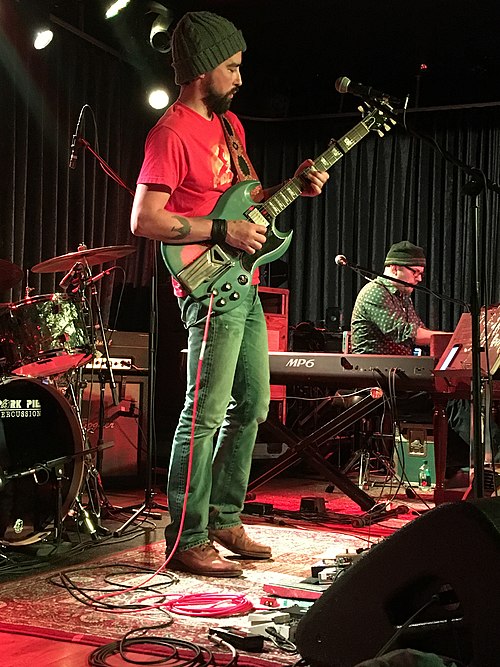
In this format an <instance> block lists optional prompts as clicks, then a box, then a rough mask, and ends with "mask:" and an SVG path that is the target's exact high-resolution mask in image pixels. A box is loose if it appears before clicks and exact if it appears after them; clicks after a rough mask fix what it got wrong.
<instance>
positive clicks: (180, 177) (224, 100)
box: [131, 11, 328, 577]
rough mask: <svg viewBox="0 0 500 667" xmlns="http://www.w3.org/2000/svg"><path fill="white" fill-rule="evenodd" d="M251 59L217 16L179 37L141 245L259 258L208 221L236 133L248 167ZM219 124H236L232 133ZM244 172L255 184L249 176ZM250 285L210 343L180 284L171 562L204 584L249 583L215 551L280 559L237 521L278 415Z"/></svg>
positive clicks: (257, 229)
mask: <svg viewBox="0 0 500 667" xmlns="http://www.w3.org/2000/svg"><path fill="white" fill-rule="evenodd" d="M245 49H246V44H245V41H244V39H243V35H242V33H241V31H240V30H238V29H237V28H236V27H235V26H234V25H233V24H232V23H231V22H230V21H228V20H226V19H224V18H222V17H220V16H218V15H216V14H213V13H211V12H205V11H200V12H190V13H188V14H185V15H184V16H183V18H182V19H181V20H180V22H179V23H178V25H177V27H176V29H175V31H174V33H173V36H172V57H173V68H174V71H175V79H176V83H177V84H179V85H180V87H181V90H180V95H179V97H178V99H177V101H176V102H175V103H174V104H173V105H172V106H171V107H170V108H169V109H168V110H167V112H166V113H165V114H164V115H163V117H162V118H161V119H160V120H159V121H158V123H157V124H156V125H155V126H154V127H153V129H152V130H151V131H150V133H149V135H148V137H147V140H146V146H145V157H144V162H143V165H142V168H141V171H140V174H139V178H138V181H137V182H138V185H137V191H136V195H135V199H134V205H133V210H132V217H131V229H132V231H133V233H134V234H136V235H138V236H145V237H147V238H150V239H155V240H157V241H161V242H162V243H163V244H169V245H170V244H174V245H177V246H179V245H181V246H182V248H181V250H182V252H184V251H185V252H186V253H189V252H190V251H192V250H193V248H198V247H199V246H197V245H196V244H205V247H206V245H207V244H224V245H226V246H229V247H231V248H233V249H237V250H238V251H243V253H245V254H247V255H253V254H254V253H256V252H258V251H259V250H261V249H262V247H263V244H264V243H265V241H266V226H265V225H262V224H258V223H255V222H252V221H249V220H248V219H246V220H245V219H222V218H220V217H219V218H217V217H216V216H212V215H211V211H213V209H214V207H215V206H216V204H217V201H218V200H219V198H220V197H221V195H222V194H223V193H224V192H225V191H226V190H228V189H229V188H230V187H231V186H232V185H233V184H234V183H235V182H236V181H237V180H238V176H239V174H238V173H237V169H236V168H235V166H234V160H231V152H230V150H229V148H228V144H227V139H228V133H229V135H231V134H232V136H230V141H231V139H234V142H232V143H233V144H236V150H238V151H239V152H240V154H241V155H242V156H243V157H242V159H243V160H244V159H245V157H244V156H245V155H246V154H245V134H244V131H243V127H242V125H241V123H240V121H239V120H238V118H237V117H236V115H235V114H234V113H232V112H230V111H229V106H230V104H231V101H232V99H233V96H234V95H235V94H236V92H237V91H238V89H239V88H240V86H241V83H242V80H241V74H240V66H241V61H242V52H243V51H245ZM222 115H224V117H225V118H226V119H227V120H228V121H229V123H228V126H227V127H224V126H223V122H222ZM233 148H234V146H233ZM239 162H240V163H241V161H239ZM312 165H313V162H312V160H307V161H306V162H304V163H303V164H302V165H301V166H300V167H299V169H298V170H297V174H296V177H297V176H298V174H299V173H301V172H303V171H304V169H306V172H305V174H304V175H303V176H302V177H301V178H302V179H303V191H302V193H301V194H302V195H305V196H314V195H318V194H319V193H320V192H321V190H322V188H323V185H324V184H325V182H326V180H327V178H328V174H327V173H326V172H325V171H322V170H317V169H314V168H312ZM245 169H247V167H246V164H245V163H243V170H245ZM247 172H248V174H249V175H250V176H253V172H252V171H251V167H250V166H248V170H247ZM244 176H245V175H244ZM244 176H243V177H244ZM272 192H273V191H272V190H270V191H266V190H264V191H262V192H261V193H260V198H262V199H263V200H265V199H266V197H268V196H269V194H271V193H272ZM255 194H257V193H255ZM257 196H259V195H258V194H257ZM214 218H215V219H214ZM202 247H203V246H202ZM250 283H251V284H250V285H249V291H248V292H247V293H246V295H245V297H244V298H242V299H241V301H240V302H239V303H238V305H237V307H235V308H232V309H231V310H230V311H229V312H219V313H216V315H215V316H214V317H212V318H211V319H210V323H209V328H208V338H207V340H206V343H203V338H204V328H205V321H206V319H207V303H204V302H201V301H199V300H196V299H194V298H193V297H192V296H191V295H190V294H187V293H186V290H185V289H183V288H182V286H181V285H180V284H179V282H177V281H175V280H174V291H175V294H176V296H177V297H178V299H179V305H180V309H181V316H182V320H183V322H184V325H185V327H186V329H187V330H188V334H189V337H188V376H187V393H186V398H185V404H184V409H183V411H182V413H181V416H180V419H179V423H178V426H177V430H176V433H175V436H174V441H173V444H172V453H171V462H170V473H169V480H168V489H167V494H168V505H169V511H170V515H171V523H170V525H169V526H168V527H167V528H166V531H165V537H166V545H167V551H166V553H167V556H170V557H171V558H170V560H169V563H168V566H169V567H171V568H172V569H179V570H183V571H187V572H190V573H193V574H197V575H205V576H217V577H236V576H239V575H241V574H242V567H241V564H240V563H238V562H235V561H230V560H228V559H226V558H223V557H222V556H221V555H220V554H219V552H218V550H217V548H216V546H215V545H216V544H221V545H223V546H224V547H226V548H228V549H229V550H230V551H232V552H233V553H234V554H237V555H239V556H241V557H242V558H246V559H266V558H270V557H271V549H270V548H269V547H268V546H265V545H263V544H259V543H257V542H255V541H254V540H252V539H251V538H250V537H249V536H248V535H247V533H246V532H245V529H244V527H243V525H242V523H241V518H240V513H241V511H242V509H243V503H244V500H245V494H246V488H247V483H248V478H249V474H250V466H251V461H252V450H253V447H254V444H255V438H256V435H257V428H258V425H259V423H261V422H263V421H265V419H266V416H267V411H268V405H269V366H268V348H267V331H266V323H265V318H264V315H263V311H262V306H261V303H260V300H259V297H258V294H257V283H258V271H255V272H253V275H252V277H251V280H250ZM202 343H203V345H204V346H205V347H204V358H203V364H202V370H201V377H200V379H199V394H198V397H197V406H196V419H195V428H194V431H193V433H194V435H193V437H192V433H191V431H192V421H193V411H194V410H193V403H194V398H195V384H196V376H197V367H198V360H199V358H200V350H201V349H202ZM217 430H218V437H217V442H216V443H215V449H214V442H213V441H214V436H215V433H216V432H217ZM191 445H192V456H191V459H190V449H191ZM214 452H215V453H214ZM188 467H189V473H190V474H189V479H190V483H189V488H188V489H187V497H186V502H185V491H186V480H187V479H188ZM183 510H184V511H183Z"/></svg>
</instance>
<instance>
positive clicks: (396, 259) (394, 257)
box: [384, 241, 425, 266]
mask: <svg viewBox="0 0 500 667" xmlns="http://www.w3.org/2000/svg"><path fill="white" fill-rule="evenodd" d="M391 264H395V265H396V266H425V255H424V250H423V248H420V247H419V246H418V245H413V243H410V241H400V242H399V243H394V245H392V246H391V248H390V250H389V252H388V253H387V257H386V258H385V262H384V266H390V265H391Z"/></svg>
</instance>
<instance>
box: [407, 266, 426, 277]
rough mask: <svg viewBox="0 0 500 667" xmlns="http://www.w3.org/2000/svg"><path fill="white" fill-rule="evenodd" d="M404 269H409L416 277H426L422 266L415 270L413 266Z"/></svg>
mask: <svg viewBox="0 0 500 667" xmlns="http://www.w3.org/2000/svg"><path fill="white" fill-rule="evenodd" d="M403 268H404V269H408V271H411V273H413V275H414V276H420V277H421V278H422V277H423V275H424V269H423V268H422V267H421V266H419V267H417V268H414V267H413V266H404V267H403Z"/></svg>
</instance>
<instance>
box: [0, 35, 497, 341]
mask: <svg viewBox="0 0 500 667" xmlns="http://www.w3.org/2000/svg"><path fill="white" fill-rule="evenodd" d="M16 30H17V27H16V26H11V28H10V29H9V30H8V31H6V33H5V34H3V35H0V89H1V91H2V102H3V103H2V106H1V111H0V114H1V120H2V123H1V131H0V150H1V155H2V159H1V161H0V178H1V182H2V194H1V202H0V224H1V229H2V232H1V238H0V257H1V258H3V259H6V260H10V261H12V262H14V263H15V264H17V265H18V266H20V267H22V268H23V269H24V270H25V271H27V278H26V279H25V280H24V281H23V283H22V284H19V285H18V286H16V287H15V288H14V289H13V290H4V291H3V293H2V294H0V301H14V300H19V299H21V298H23V296H24V294H25V288H26V287H27V286H28V287H30V288H32V293H34V294H47V293H52V292H54V291H57V289H58V287H57V286H58V282H59V280H60V279H61V277H62V275H61V274H54V273H50V272H49V273H43V274H35V273H30V272H29V269H31V267H33V266H34V265H36V264H37V263H39V262H41V261H44V260H47V259H49V258H52V257H55V256H59V255H62V254H65V253H68V252H73V251H75V250H77V248H78V245H79V244H80V243H85V244H86V245H87V246H88V247H89V248H95V247H101V246H109V245H121V244H128V243H132V244H135V245H137V248H138V252H137V253H136V254H135V255H131V256H130V257H128V258H126V259H124V260H120V261H119V264H120V265H121V266H123V268H124V270H125V272H126V277H125V282H126V283H127V284H129V285H132V286H134V287H136V288H141V286H142V287H144V285H145V284H147V282H148V280H149V278H150V275H151V270H152V266H153V261H152V255H153V253H152V252H151V250H152V244H151V243H149V242H146V241H143V240H138V239H133V238H132V236H131V234H130V232H129V214H130V207H131V201H132V198H131V196H130V194H129V193H128V192H127V191H126V190H125V189H123V188H122V187H120V186H119V185H118V184H116V183H115V182H114V181H112V180H111V179H110V178H109V177H108V176H107V175H106V174H105V173H104V171H103V170H102V169H101V168H100V167H99V165H98V163H97V161H96V159H95V158H94V157H93V156H92V155H91V154H90V153H89V151H84V150H80V152H79V156H78V160H77V164H76V168H75V169H74V170H70V169H68V158H69V149H70V143H71V136H72V134H73V133H74V131H75V125H76V121H77V118H78V115H79V113H80V109H81V108H82V106H83V105H84V104H87V105H89V107H91V109H92V111H93V114H92V113H90V111H89V110H87V111H86V112H85V114H84V120H85V122H84V124H83V125H82V135H83V136H84V137H85V138H86V139H87V140H88V141H89V143H90V144H91V146H92V147H93V148H94V149H95V150H96V151H97V152H98V153H100V155H101V156H102V157H103V158H104V159H105V160H106V162H108V164H110V166H111V167H112V168H113V169H114V170H115V171H116V172H118V174H119V175H120V177H121V178H122V179H123V181H125V183H126V184H127V185H128V186H129V187H130V188H131V189H133V188H134V183H135V178H136V175H137V173H138V170H139V167H140V164H141V161H142V155H143V145H144V139H145V137H146V133H147V130H148V129H149V128H150V127H151V126H152V125H153V124H154V123H155V122H156V119H157V118H158V116H159V114H160V113H161V112H154V111H151V110H149V109H148V107H147V105H146V100H145V99H144V89H145V87H144V83H145V81H146V78H147V72H145V71H141V72H138V71H137V70H134V69H133V68H132V67H131V66H130V65H129V64H127V63H126V62H124V61H122V60H120V59H119V58H117V57H116V55H114V54H113V53H110V52H106V51H105V50H103V49H102V48H99V47H98V46H97V45H95V44H92V43H89V42H87V41H85V40H83V39H82V38H81V37H79V36H77V35H74V34H71V33H69V32H68V33H65V32H64V31H63V30H59V31H58V32H57V39H56V40H55V42H54V44H52V45H51V46H50V48H49V49H47V50H45V51H41V52H35V51H31V50H28V49H27V47H26V46H25V42H24V40H23V38H22V36H21V35H20V34H19V33H18V32H16ZM167 70H168V63H167V62H166V63H165V71H167ZM235 111H238V109H237V108H236V106H235ZM239 111H240V114H241V115H243V110H239ZM94 119H95V125H94ZM359 120H360V117H356V116H353V115H342V116H332V117H328V118H325V117H321V118H309V119H302V120H285V121H281V122H280V121H276V120H270V119H268V120H263V119H261V120H259V119H255V118H245V117H244V116H243V122H244V124H245V127H246V131H247V140H248V147H249V154H250V156H251V158H252V159H253V161H254V163H255V166H256V168H257V171H258V173H259V174H260V175H261V178H262V181H263V182H264V184H266V185H272V184H274V183H277V182H279V181H281V180H284V179H285V178H288V177H290V176H291V175H293V172H294V169H295V167H296V166H297V165H298V164H299V163H300V162H301V161H302V159H303V158H305V157H316V156H317V155H319V154H320V153H322V152H323V150H324V149H325V148H326V145H327V143H328V141H329V140H330V139H331V138H339V137H340V136H342V135H343V134H344V133H345V132H346V131H348V130H349V129H351V127H353V126H354V125H355V124H356V123H357V122H359ZM407 122H408V125H411V126H412V127H413V128H414V129H418V131H419V132H423V133H426V134H428V135H430V136H432V137H433V138H435V139H436V141H437V142H439V144H440V146H442V147H443V148H444V149H445V150H447V151H448V152H449V153H451V154H452V155H454V156H455V157H456V158H458V159H461V160H463V161H465V162H467V163H468V164H471V165H474V166H475V167H477V168H482V169H484V171H485V173H486V174H487V176H488V177H489V178H491V179H492V180H493V181H495V180H496V179H497V178H498V174H499V171H500V170H499V160H500V150H499V148H500V127H499V125H500V120H499V114H498V107H495V106H491V107H485V108H469V109H457V110H449V109H448V110H434V111H428V112H424V111H420V112H416V113H409V114H408V119H407ZM466 180H467V178H466V176H465V175H464V174H463V173H462V172H461V171H460V170H459V169H458V168H457V167H455V166H453V165H451V164H449V163H448V162H447V161H446V160H445V159H444V158H443V157H442V155H440V154H439V153H438V152H436V151H435V150H433V149H432V148H431V147H430V146H429V145H428V144H426V143H424V142H422V141H421V140H419V139H416V138H415V137H414V136H412V135H411V134H409V133H407V132H405V131H404V130H403V129H400V128H396V129H393V130H392V131H391V132H389V134H388V135H387V136H386V137H384V138H379V137H378V136H376V135H375V134H370V135H369V136H368V137H366V138H365V139H363V140H362V142H361V143H360V144H359V145H358V146H357V147H356V148H354V149H353V150H352V152H351V153H350V154H348V155H347V156H346V157H345V158H344V159H343V160H342V161H341V162H339V163H337V164H336V165H334V167H333V168H332V170H331V178H330V181H329V183H328V186H327V189H326V192H325V193H324V194H323V195H322V196H321V197H318V198H316V199H314V200H311V199H305V198H299V200H298V201H296V202H295V203H293V204H292V205H291V206H290V207H289V208H288V209H287V210H286V211H284V212H283V214H282V215H281V216H280V218H279V219H278V221H277V224H278V227H279V228H281V229H290V228H293V229H294V230H295V232H294V233H295V238H294V240H293V242H292V246H291V249H290V250H289V252H288V254H287V255H286V256H284V257H283V258H282V260H278V261H276V262H274V263H273V264H272V265H270V266H269V267H268V268H267V269H266V270H265V271H263V277H264V281H265V282H266V283H267V284H269V285H272V286H286V287H289V289H290V324H295V323H297V322H300V321H302V320H305V319H307V320H312V321H314V322H318V321H320V320H323V319H324V318H325V312H326V309H327V308H328V307H333V306H336V307H340V308H341V309H342V312H343V316H344V324H345V325H348V324H349V318H350V313H351V309H352V304H353V302H354V298H355V296H356V293H357V292H358V290H359V288H360V287H361V285H362V279H361V278H360V277H358V275H357V274H355V273H354V272H352V270H351V269H349V268H339V267H338V266H337V265H335V263H334V258H335V255H337V254H339V253H342V254H344V255H346V257H347V258H348V259H349V260H350V261H351V262H354V263H356V264H359V265H362V266H366V267H374V268H376V269H378V270H381V268H382V265H383V259H384V257H385V253H386V251H387V249H388V247H389V246H390V245H391V244H392V243H393V242H395V241H399V240H402V239H405V238H408V239H410V240H411V241H413V242H414V243H417V244H419V245H422V246H423V247H424V248H425V250H426V252H427V256H428V260H429V269H428V272H427V278H426V283H427V285H428V286H429V287H431V288H432V289H433V290H435V291H437V292H445V293H446V294H449V295H450V296H452V297H454V298H458V299H463V300H465V301H468V300H469V299H470V279H469V276H470V272H471V261H472V257H473V253H472V249H473V248H474V244H475V242H476V238H477V230H476V228H475V218H474V215H473V210H472V207H471V200H470V199H469V198H468V197H465V196H464V195H463V186H464V183H465V182H466ZM472 201H474V200H472ZM477 201H478V204H479V211H478V216H477V220H478V225H479V228H480V232H481V233H480V237H481V238H480V240H479V248H480V251H481V252H480V255H481V259H482V262H483V264H482V266H483V269H484V273H485V274H486V275H487V277H488V279H489V289H488V293H487V294H486V295H485V298H487V299H488V300H489V301H491V302H496V301H499V300H500V299H499V296H500V295H499V286H498V279H497V269H496V260H497V257H498V255H499V250H500V248H499V241H498V217H499V216H498V212H499V203H498V195H497V194H496V193H493V192H491V191H487V192H486V194H482V195H480V196H479V198H478V200H477ZM161 278H162V280H163V281H164V282H166V281H167V277H166V276H162V277H161ZM120 281H123V278H121V277H120V275H119V273H118V272H115V273H114V274H111V276H110V277H109V278H107V279H106V280H105V281H104V280H103V281H102V283H100V289H101V290H102V296H103V301H104V305H105V308H104V312H105V315H106V314H107V313H108V312H109V310H110V303H111V298H112V292H113V283H115V288H116V283H117V282H120ZM115 291H116V289H115ZM146 296H147V292H146ZM143 301H144V309H145V310H146V311H148V310H149V303H148V301H147V298H146V299H143ZM416 301H417V307H418V310H419V312H420V313H421V314H422V316H423V318H424V320H425V321H426V322H427V324H428V325H429V326H431V327H438V328H445V329H452V328H453V327H454V326H455V325H456V322H457V320H458V317H459V315H460V313H461V312H462V308H461V307H460V306H457V305H450V304H449V303H447V302H443V301H440V300H438V299H436V298H434V297H427V296H425V295H421V294H417V296H416ZM123 307H124V308H126V307H127V305H126V304H124V305H123ZM134 309H135V310H136V311H137V302H136V301H134ZM142 319H144V318H142ZM145 321H147V318H146V320H145ZM130 328H134V327H133V326H132V327H130Z"/></svg>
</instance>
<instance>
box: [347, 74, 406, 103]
mask: <svg viewBox="0 0 500 667" xmlns="http://www.w3.org/2000/svg"><path fill="white" fill-rule="evenodd" d="M335 89H336V90H337V92H338V93H350V94H351V95H357V96H358V97H363V98H364V99H368V100H384V101H385V102H391V103H394V104H401V100H400V99H398V98H397V97H394V96H393V95H389V94H388V93H383V92H381V91H380V90H375V88H372V87H371V86H364V85H363V84H362V83H353V82H352V81H351V79H349V78H348V77H347V76H340V77H339V78H338V79H337V80H336V81H335Z"/></svg>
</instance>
